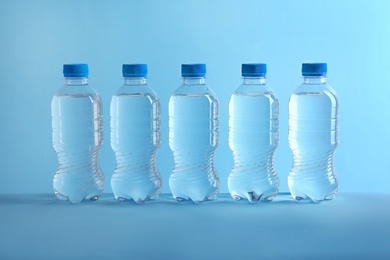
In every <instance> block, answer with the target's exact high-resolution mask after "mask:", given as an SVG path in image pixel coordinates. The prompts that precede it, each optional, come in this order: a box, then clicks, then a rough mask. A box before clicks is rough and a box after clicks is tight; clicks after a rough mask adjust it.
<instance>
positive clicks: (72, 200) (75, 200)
mask: <svg viewBox="0 0 390 260" xmlns="http://www.w3.org/2000/svg"><path fill="white" fill-rule="evenodd" d="M54 194H55V195H56V196H57V198H58V199H59V200H64V201H66V200H67V201H69V202H70V203H72V204H78V203H80V202H81V201H83V200H90V201H96V200H98V199H99V197H100V195H101V194H99V195H92V196H87V197H84V198H80V197H71V196H66V195H63V194H61V193H60V192H58V191H55V192H54Z"/></svg>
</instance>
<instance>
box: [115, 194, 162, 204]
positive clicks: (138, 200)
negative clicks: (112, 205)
mask: <svg viewBox="0 0 390 260" xmlns="http://www.w3.org/2000/svg"><path fill="white" fill-rule="evenodd" d="M159 195H160V194H159V193H158V194H152V195H150V196H147V197H138V198H137V197H134V198H133V197H130V196H115V198H116V199H117V200H118V201H120V202H126V201H133V202H135V203H136V204H143V203H145V202H146V201H151V200H156V199H158V197H159Z"/></svg>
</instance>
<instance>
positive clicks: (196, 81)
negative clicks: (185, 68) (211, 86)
mask: <svg viewBox="0 0 390 260" xmlns="http://www.w3.org/2000/svg"><path fill="white" fill-rule="evenodd" d="M183 83H184V84H185V85H201V84H205V83H206V80H205V78H204V77H199V78H196V77H185V78H183Z"/></svg>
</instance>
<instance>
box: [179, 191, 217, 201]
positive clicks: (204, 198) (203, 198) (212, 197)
mask: <svg viewBox="0 0 390 260" xmlns="http://www.w3.org/2000/svg"><path fill="white" fill-rule="evenodd" d="M218 193H219V189H218V188H214V191H213V192H211V193H209V194H207V195H200V194H196V195H195V194H192V195H184V194H181V195H177V194H176V195H175V194H172V196H173V198H174V199H175V200H177V201H178V202H182V201H192V202H193V203H195V204H201V203H202V202H204V201H211V200H215V199H216V198H217V197H218Z"/></svg>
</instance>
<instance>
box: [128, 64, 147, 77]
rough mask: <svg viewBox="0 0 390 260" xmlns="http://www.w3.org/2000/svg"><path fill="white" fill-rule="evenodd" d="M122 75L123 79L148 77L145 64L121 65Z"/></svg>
mask: <svg viewBox="0 0 390 260" xmlns="http://www.w3.org/2000/svg"><path fill="white" fill-rule="evenodd" d="M122 75H123V77H125V78H143V77H146V75H148V66H147V65H146V64H123V65H122Z"/></svg>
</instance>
